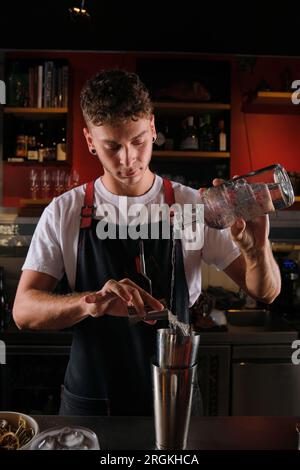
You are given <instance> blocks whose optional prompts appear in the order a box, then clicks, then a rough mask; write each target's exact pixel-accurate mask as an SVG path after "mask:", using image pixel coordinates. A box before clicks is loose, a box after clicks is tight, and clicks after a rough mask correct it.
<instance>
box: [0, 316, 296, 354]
mask: <svg viewBox="0 0 300 470" xmlns="http://www.w3.org/2000/svg"><path fill="white" fill-rule="evenodd" d="M297 338H298V331H297V330H296V329H295V328H293V326H291V325H289V323H288V322H286V321H285V320H282V319H277V320H276V321H272V322H270V323H268V324H267V325H266V326H265V327H260V326H259V327H255V326H233V325H230V324H228V327H227V331H224V330H220V331H207V332H200V344H201V345H202V346H203V345H215V344H228V345H230V344H233V345H235V344H287V343H291V342H292V341H294V340H295V339H297ZM0 339H1V340H3V341H5V343H6V345H7V347H8V349H9V348H13V347H14V346H18V347H20V346H24V347H25V346H28V347H29V346H32V347H34V346H35V347H37V346H50V347H52V348H54V347H58V348H59V347H66V348H68V347H70V345H71V342H72V329H71V328H70V329H66V330H62V331H33V330H18V329H17V327H11V328H9V329H8V330H6V331H4V332H0Z"/></svg>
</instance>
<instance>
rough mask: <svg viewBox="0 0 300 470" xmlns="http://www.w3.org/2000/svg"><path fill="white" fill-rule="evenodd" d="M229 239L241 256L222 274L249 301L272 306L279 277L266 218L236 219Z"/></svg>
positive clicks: (278, 285) (279, 285) (278, 290)
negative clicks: (240, 290)
mask: <svg viewBox="0 0 300 470" xmlns="http://www.w3.org/2000/svg"><path fill="white" fill-rule="evenodd" d="M231 236H232V238H233V240H234V242H235V243H236V244H237V245H238V247H239V249H240V251H241V255H240V256H239V257H238V258H236V259H235V260H234V261H233V262H232V263H231V264H230V265H229V266H227V267H226V268H225V269H224V272H225V273H226V274H227V275H228V276H229V277H230V278H231V279H232V280H233V281H234V282H236V283H237V284H238V285H239V286H240V287H241V288H242V289H243V290H244V291H245V292H246V293H247V294H249V295H250V296H251V297H253V298H255V299H257V300H260V301H262V302H265V303H271V302H273V300H275V298H276V297H277V296H278V294H279V293H280V289H281V276H280V271H279V268H278V265H277V263H276V261H275V259H274V256H273V253H272V248H271V244H270V241H269V238H268V237H269V218H268V216H262V217H257V218H255V219H253V220H251V221H249V222H245V221H244V220H243V219H238V220H237V221H236V223H235V224H234V225H233V226H232V227H231Z"/></svg>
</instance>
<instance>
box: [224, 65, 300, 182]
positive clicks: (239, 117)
mask: <svg viewBox="0 0 300 470" xmlns="http://www.w3.org/2000/svg"><path fill="white" fill-rule="evenodd" d="M286 67H289V69H290V71H291V80H292V81H293V80H296V79H300V59H281V58H258V59H257V61H256V64H255V65H254V68H253V70H252V71H251V70H248V71H242V70H241V67H240V66H239V63H238V59H236V58H234V59H232V111H231V120H232V121H231V174H232V175H234V174H243V173H246V172H248V171H251V170H253V169H258V168H260V167H263V166H266V165H269V164H272V163H281V164H282V165H283V166H285V168H286V169H287V170H288V171H297V172H300V132H299V130H300V105H298V106H295V105H293V104H292V103H291V104H290V105H288V106H282V105H279V106H274V105H272V106H270V105H268V106H262V105H255V106H254V105H247V100H248V96H249V91H250V90H255V88H256V87H257V85H258V83H259V82H260V81H261V80H262V79H264V80H266V81H267V82H268V83H269V84H270V86H271V87H272V90H274V91H279V90H282V83H281V82H282V80H281V75H282V72H283V71H284V69H285V68H286ZM243 105H244V106H243ZM243 109H245V112H243Z"/></svg>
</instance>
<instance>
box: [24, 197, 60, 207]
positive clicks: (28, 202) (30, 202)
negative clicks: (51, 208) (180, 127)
mask: <svg viewBox="0 0 300 470" xmlns="http://www.w3.org/2000/svg"><path fill="white" fill-rule="evenodd" d="M51 201H52V199H26V198H22V199H20V205H21V206H47V205H48V204H50V202H51Z"/></svg>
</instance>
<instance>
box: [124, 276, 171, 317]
mask: <svg viewBox="0 0 300 470" xmlns="http://www.w3.org/2000/svg"><path fill="white" fill-rule="evenodd" d="M120 284H125V285H128V286H129V287H131V288H132V289H136V290H137V291H138V292H139V294H140V296H141V298H142V300H143V302H144V303H145V304H147V305H149V306H150V307H152V310H163V309H164V308H165V307H164V305H163V304H162V303H161V302H160V301H159V300H157V299H155V298H154V297H152V295H150V294H149V293H148V292H146V291H145V290H144V289H142V288H141V287H140V286H138V285H137V284H135V283H134V282H133V281H131V280H130V279H122V281H120Z"/></svg>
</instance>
